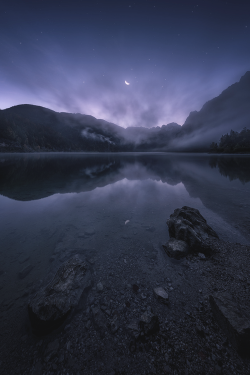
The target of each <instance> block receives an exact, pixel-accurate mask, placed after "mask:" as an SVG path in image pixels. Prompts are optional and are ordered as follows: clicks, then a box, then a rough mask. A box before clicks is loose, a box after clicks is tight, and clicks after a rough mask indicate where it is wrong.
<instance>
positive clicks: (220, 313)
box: [209, 293, 250, 356]
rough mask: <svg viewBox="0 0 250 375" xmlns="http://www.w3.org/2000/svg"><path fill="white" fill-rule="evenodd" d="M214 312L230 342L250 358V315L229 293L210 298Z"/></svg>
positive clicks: (217, 294)
mask: <svg viewBox="0 0 250 375" xmlns="http://www.w3.org/2000/svg"><path fill="white" fill-rule="evenodd" d="M209 301H210V304H211V308H212V311H213V313H214V315H215V318H216V319H217V321H218V323H219V325H220V327H221V328H222V329H223V330H224V332H225V333H226V335H227V337H228V339H229V341H230V342H231V344H232V345H233V346H234V347H235V349H236V350H237V351H238V352H239V354H241V355H246V356H250V315H249V311H248V309H247V307H244V306H240V305H239V303H238V302H237V301H236V300H234V299H233V297H232V296H231V295H229V294H228V293H216V294H214V295H210V296H209Z"/></svg>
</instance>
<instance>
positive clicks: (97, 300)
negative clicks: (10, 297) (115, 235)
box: [0, 238, 250, 375]
mask: <svg viewBox="0 0 250 375" xmlns="http://www.w3.org/2000/svg"><path fill="white" fill-rule="evenodd" d="M161 245H162V244H155V243H152V242H151V241H148V243H147V245H146V246H144V247H142V246H141V245H140V242H139V241H138V242H137V243H136V241H130V239H129V238H128V239H123V240H121V242H120V246H119V248H117V247H115V246H114V247H113V248H112V247H111V248H109V253H108V254H106V255H105V256H104V255H101V253H100V252H97V251H95V250H93V251H89V252H88V255H86V254H85V255H82V256H85V259H86V261H87V262H88V264H89V267H90V269H91V275H92V286H91V287H90V288H89V289H88V291H87V292H85V294H84V295H83V296H82V299H81V301H80V304H79V306H78V309H77V310H76V311H74V313H72V315H71V316H70V317H69V319H68V320H67V321H66V322H65V324H64V325H63V326H62V327H61V328H60V329H58V330H57V331H54V332H52V333H51V334H49V335H47V336H42V337H36V336H35V335H33V334H32V331H31V327H30V325H29V322H28V318H27V320H26V326H25V328H23V330H22V331H20V330H18V331H17V332H16V333H15V334H14V333H13V327H11V326H9V327H8V326H5V331H4V332H2V333H1V335H4V342H3V341H1V353H2V356H1V364H0V373H1V374H33V375H39V374H44V375H45V374H47V375H49V374H69V375H70V374H76V375H77V374H89V375H90V374H110V375H111V374H113V375H115V374H117V375H118V374H185V375H187V374H199V375H200V374H204V375H205V374H228V375H229V374H239V375H240V374H246V375H247V374H249V373H250V360H249V359H248V358H242V357H240V356H239V355H238V354H237V352H236V351H235V350H234V348H233V346H232V345H231V344H230V342H229V341H228V339H227V336H226V334H225V332H224V331H222V330H221V328H220V326H219V325H218V324H217V322H216V320H215V318H214V316H213V314H212V311H211V307H210V303H209V295H210V294H212V293H213V292H215V291H216V292H218V291H229V290H230V291H231V293H232V294H234V295H237V298H238V300H239V301H241V303H244V304H245V306H246V307H247V308H249V306H248V304H249V302H248V296H249V287H250V278H249V272H248V270H249V269H250V268H249V266H250V264H249V263H250V261H249V256H248V254H249V251H250V247H249V246H245V245H240V244H232V243H227V242H223V241H214V243H213V246H214V249H215V253H214V255H213V256H211V257H210V258H204V257H201V256H199V255H198V254H196V255H189V256H187V257H186V258H184V259H183V260H179V261H177V260H173V259H170V258H169V257H168V256H167V254H166V253H165V251H164V250H163V248H162V246H161ZM58 246H59V245H58ZM74 252H75V250H74V249H72V250H71V253H72V254H73V253H74ZM71 253H70V251H69V252H68V256H70V255H71ZM56 254H57V252H56V251H55V255H54V258H53V260H52V264H53V263H55V266H54V268H53V267H52V271H51V272H52V273H53V272H54V269H56V267H57V264H56V261H57V259H58V255H56ZM60 255H61V253H60ZM156 287H162V288H164V289H165V291H166V292H167V293H168V296H169V300H168V302H167V303H164V301H161V300H160V299H159V298H157V296H156V295H155V293H154V288H156ZM34 292H35V290H34ZM31 298H32V295H31ZM248 311H250V310H248ZM145 322H148V323H145ZM147 324H148V325H147ZM150 324H151V325H150ZM13 325H14V323H13ZM148 327H150V329H148ZM146 328H147V329H146ZM8 330H9V332H10V333H9V336H8V335H6V333H7V332H8Z"/></svg>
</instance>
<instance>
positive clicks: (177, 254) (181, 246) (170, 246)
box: [162, 238, 189, 259]
mask: <svg viewBox="0 0 250 375" xmlns="http://www.w3.org/2000/svg"><path fill="white" fill-rule="evenodd" d="M162 246H163V248H164V249H165V251H166V253H167V254H168V256H169V257H170V258H175V259H181V258H183V257H185V256H187V255H188V251H189V247H188V245H187V244H186V242H184V241H181V240H176V239H175V238H170V240H169V241H168V242H167V243H166V245H162Z"/></svg>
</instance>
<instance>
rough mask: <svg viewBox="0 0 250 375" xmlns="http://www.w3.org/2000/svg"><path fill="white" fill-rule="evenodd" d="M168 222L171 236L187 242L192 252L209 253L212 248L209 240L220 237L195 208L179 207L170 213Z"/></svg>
mask: <svg viewBox="0 0 250 375" xmlns="http://www.w3.org/2000/svg"><path fill="white" fill-rule="evenodd" d="M167 224H168V229H169V235H170V237H174V238H176V239H177V240H182V241H184V242H186V243H187V245H188V246H189V248H190V250H191V251H192V252H194V251H195V252H205V253H206V252H208V253H209V252H210V250H211V248H210V245H209V244H208V240H210V239H218V238H219V237H218V235H217V233H216V232H215V231H214V230H213V229H212V228H211V227H210V226H209V225H208V224H207V222H206V220H205V219H204V217H203V216H202V215H201V214H200V212H199V210H197V209H195V208H191V207H187V206H184V207H182V208H177V209H176V210H174V213H173V214H171V215H170V219H169V220H168V221H167Z"/></svg>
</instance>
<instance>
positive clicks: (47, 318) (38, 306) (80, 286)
mask: <svg viewBox="0 0 250 375" xmlns="http://www.w3.org/2000/svg"><path fill="white" fill-rule="evenodd" d="M89 286H90V273H89V271H88V269H87V265H86V263H85V262H83V261H82V260H81V259H80V258H79V257H78V256H74V257H73V258H71V259H69V260H68V261H67V262H65V263H63V264H62V265H61V266H60V267H59V269H58V271H57V273H56V274H55V277H54V278H53V280H52V281H51V282H50V283H49V284H48V285H47V286H46V287H45V288H44V289H42V290H40V291H39V292H38V293H37V294H36V296H35V298H34V299H33V300H32V301H30V303H29V305H28V309H29V316H30V320H31V325H32V329H33V332H34V333H35V334H38V335H40V334H46V333H49V332H50V331H52V330H53V329H55V328H57V327H58V326H59V325H60V324H61V323H62V322H63V321H64V320H65V319H66V317H67V316H68V315H69V313H70V312H71V311H72V309H73V308H74V307H76V306H77V305H78V302H79V300H80V297H81V295H82V293H83V290H84V289H85V288H87V287H89Z"/></svg>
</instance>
